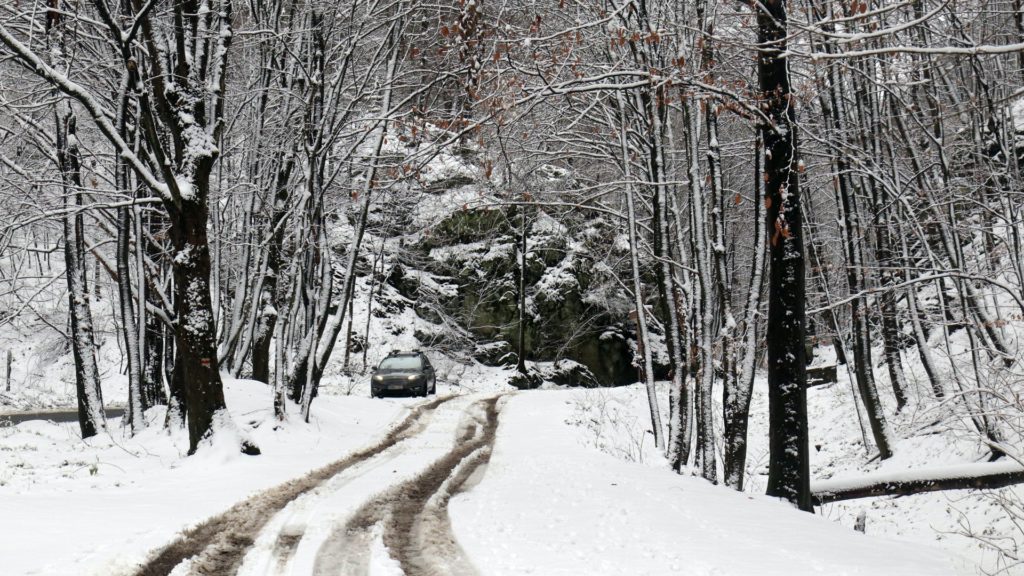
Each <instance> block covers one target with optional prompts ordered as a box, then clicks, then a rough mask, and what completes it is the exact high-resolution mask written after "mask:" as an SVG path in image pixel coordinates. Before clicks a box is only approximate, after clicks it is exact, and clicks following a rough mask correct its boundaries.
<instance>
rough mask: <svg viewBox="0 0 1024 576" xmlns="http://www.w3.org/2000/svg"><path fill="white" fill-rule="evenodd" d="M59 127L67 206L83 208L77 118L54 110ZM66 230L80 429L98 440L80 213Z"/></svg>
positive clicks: (100, 424)
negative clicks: (73, 199) (72, 199)
mask: <svg viewBox="0 0 1024 576" xmlns="http://www.w3.org/2000/svg"><path fill="white" fill-rule="evenodd" d="M54 115H55V118H56V125H57V138H56V142H57V159H58V162H59V163H60V170H61V184H62V186H63V191H64V204H65V206H66V205H67V204H68V203H69V200H70V198H71V197H72V195H73V196H74V198H75V205H76V206H81V205H82V193H81V190H82V172H81V161H80V158H79V152H78V138H77V127H76V121H75V117H74V116H73V115H71V113H70V112H69V113H68V115H67V116H66V117H64V118H62V117H61V115H60V112H59V111H57V110H55V111H54ZM62 221H63V228H64V277H65V279H66V280H67V284H68V315H69V317H70V321H71V351H72V355H73V357H74V360H75V390H76V395H77V397H78V425H79V428H80V429H81V432H82V438H89V437H90V436H95V435H96V434H97V433H99V432H100V431H104V430H106V428H107V419H106V415H105V414H104V413H103V392H102V390H101V389H100V377H99V368H98V367H97V364H96V341H95V336H94V333H93V324H92V311H91V310H90V309H89V287H88V286H87V284H86V269H85V240H84V237H83V218H82V213H81V211H78V212H77V213H76V214H75V215H73V216H72V215H70V214H66V215H65V216H64V217H63V219H62Z"/></svg>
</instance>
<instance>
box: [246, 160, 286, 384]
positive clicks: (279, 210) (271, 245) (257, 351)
mask: <svg viewBox="0 0 1024 576" xmlns="http://www.w3.org/2000/svg"><path fill="white" fill-rule="evenodd" d="M294 167H295V160H294V157H293V156H291V155H289V156H288V158H286V159H285V160H284V162H283V163H282V165H281V167H280V169H279V170H278V172H277V182H276V183H275V190H274V205H273V208H272V216H271V219H270V242H268V243H267V272H266V275H265V276H264V277H263V288H262V290H260V295H259V298H260V312H259V314H260V316H259V323H258V324H257V325H256V334H255V335H254V337H253V344H252V378H253V380H259V381H260V382H266V383H268V384H270V383H271V382H270V341H271V339H272V338H273V336H274V331H275V327H276V324H277V322H278V314H279V312H278V311H279V310H280V309H281V306H283V305H284V301H283V300H282V298H281V295H280V294H279V292H280V288H279V285H278V277H279V276H280V275H281V249H282V245H283V244H284V221H285V218H286V216H287V214H288V183H289V180H290V177H291V172H292V169H293V168H294Z"/></svg>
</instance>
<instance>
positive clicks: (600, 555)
mask: <svg viewBox="0 0 1024 576" xmlns="http://www.w3.org/2000/svg"><path fill="white" fill-rule="evenodd" d="M635 388H636V387H629V388H625V389H618V390H609V391H601V394H604V395H606V396H608V397H610V398H611V400H610V403H611V404H613V405H615V404H617V405H619V406H620V407H624V408H626V410H625V411H623V414H625V412H628V408H629V407H630V405H631V404H633V402H632V401H631V400H632V398H631V397H632V396H633V395H634V390H633V389H635ZM593 394H594V392H592V391H585V390H566V391H539V392H533V393H527V394H518V395H516V396H514V397H512V398H510V399H509V401H508V402H507V403H506V404H505V405H504V407H503V408H502V412H501V424H500V426H499V429H498V439H497V442H496V444H495V446H494V450H493V455H492V457H491V461H490V465H489V466H488V467H487V469H486V472H485V473H484V477H483V480H482V482H480V483H479V484H478V485H476V486H475V487H473V488H472V490H470V491H469V492H467V493H465V494H463V495H460V496H457V497H456V498H454V499H453V500H452V502H451V504H450V510H451V514H452V526H453V528H454V531H455V535H456V536H457V538H458V540H459V542H460V543H461V545H462V547H463V548H464V549H465V551H466V553H467V555H468V556H469V557H470V559H471V560H472V561H473V563H474V564H475V565H476V566H477V567H478V568H479V569H480V570H481V572H482V573H484V574H487V575H489V576H490V575H494V576H498V575H508V574H544V575H545V576H556V575H559V574H565V575H576V574H584V573H585V574H589V575H598V574H609V575H620V574H634V575H640V574H687V575H688V576H702V575H712V574H713V575H716V576H726V575H733V574H735V575H737V576H749V575H751V574H757V575H759V576H767V575H773V574H779V575H786V576H793V575H799V574H830V575H840V574H843V575H845V574H864V575H886V576H899V575H906V576H922V575H928V576H943V575H966V574H974V573H975V571H974V569H973V567H971V566H969V565H968V564H967V563H966V562H965V561H964V560H962V559H960V558H958V557H955V556H953V555H950V554H948V553H946V552H944V551H942V550H940V549H938V548H934V547H929V546H925V545H920V544H912V543H908V542H902V541H895V540H891V539H881V538H877V537H872V536H865V535H863V534H859V533H856V532H854V531H853V530H851V529H850V528H847V527H843V526H840V525H838V524H836V523H834V522H830V521H828V520H826V519H824V518H821V517H820V516H814V515H810V514H806V513H803V512H799V511H797V510H795V509H793V508H792V507H790V506H789V505H787V504H784V503H782V502H780V501H777V500H775V499H771V498H767V497H764V496H757V495H751V494H742V493H737V492H733V491H731V490H729V489H726V488H724V487H721V486H713V485H711V484H709V483H707V482H705V481H704V480H700V479H697V478H692V477H687V476H680V475H677V474H674V473H672V472H671V471H669V470H667V469H665V468H664V467H662V466H653V467H652V466H646V465H643V464H640V463H636V462H628V461H624V460H623V459H621V458H617V457H615V456H612V455H611V454H608V453H602V451H601V450H598V449H597V447H599V446H600V445H601V443H600V441H597V442H595V436H596V435H598V434H599V430H598V428H597V427H595V426H593V425H591V424H590V423H588V422H587V421H586V419H587V418H590V417H592V416H595V415H597V414H598V413H597V412H595V411H594V410H593V408H594V404H593V402H591V400H590V399H588V398H587V396H588V395H591V396H592V395H593ZM607 408H608V406H605V407H604V408H602V409H601V410H600V414H603V415H607V414H609V413H610V412H609V410H607ZM581 410H582V411H583V413H584V414H583V415H584V418H583V419H581V418H580V416H581ZM623 414H620V415H619V416H623ZM588 415H589V416H588ZM627 419H628V416H623V417H622V418H619V422H620V423H621V422H623V421H625V420H627ZM611 421H612V420H608V422H611ZM640 430H643V428H641V429H640ZM641 434H642V432H641ZM637 446H639V448H640V450H641V451H642V452H638V453H636V454H635V455H634V456H636V459H639V457H640V454H641V453H646V454H647V456H646V457H647V458H656V456H652V452H651V451H650V450H649V446H645V445H644V442H643V441H642V439H638V442H637ZM605 450H606V451H607V448H605ZM652 462H653V463H655V464H657V461H656V460H652Z"/></svg>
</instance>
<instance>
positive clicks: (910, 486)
mask: <svg viewBox="0 0 1024 576" xmlns="http://www.w3.org/2000/svg"><path fill="white" fill-rule="evenodd" d="M1021 483H1024V466H1021V465H1020V464H1019V463H1017V462H1013V461H1008V462H985V463H979V464H958V465H953V466H935V467H929V468H920V469H917V470H905V471H900V472H880V473H875V474H865V475H863V476H858V477H855V478H842V479H838V480H821V481H818V482H814V483H812V484H811V495H812V497H813V499H814V502H815V504H818V505H821V504H827V503H829V502H839V501H841V500H854V499H857V498H873V497H877V496H909V495H911V494H922V493H925V492H939V491H942V490H971V489H975V490H980V489H994V488H1003V487H1005V486H1012V485H1014V484H1021Z"/></svg>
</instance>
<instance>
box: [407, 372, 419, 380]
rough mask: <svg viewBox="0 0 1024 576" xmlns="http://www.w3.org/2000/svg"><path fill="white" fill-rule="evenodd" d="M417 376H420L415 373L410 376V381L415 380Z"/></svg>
mask: <svg viewBox="0 0 1024 576" xmlns="http://www.w3.org/2000/svg"><path fill="white" fill-rule="evenodd" d="M417 378H419V376H417V375H416V374H413V375H412V376H409V380H410V381H412V380H415V379H417Z"/></svg>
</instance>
